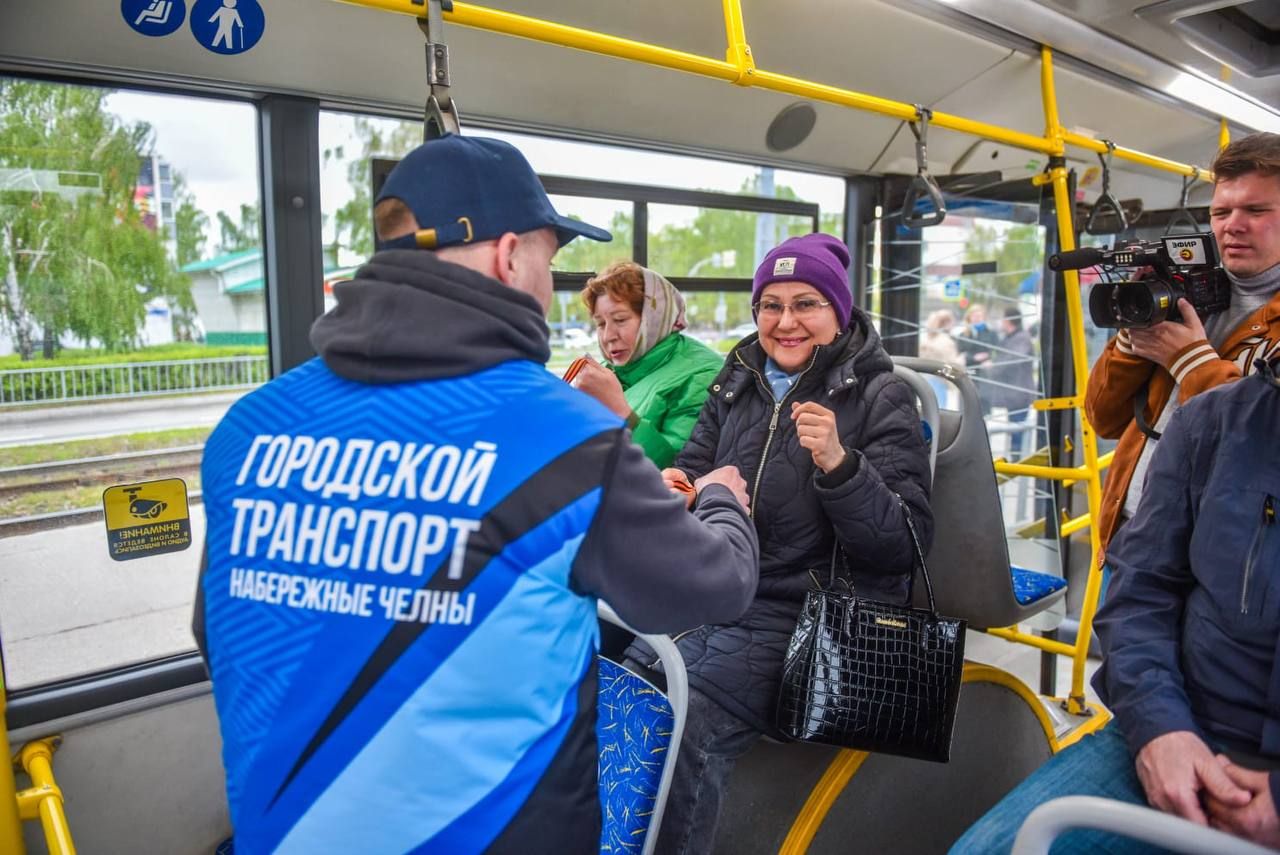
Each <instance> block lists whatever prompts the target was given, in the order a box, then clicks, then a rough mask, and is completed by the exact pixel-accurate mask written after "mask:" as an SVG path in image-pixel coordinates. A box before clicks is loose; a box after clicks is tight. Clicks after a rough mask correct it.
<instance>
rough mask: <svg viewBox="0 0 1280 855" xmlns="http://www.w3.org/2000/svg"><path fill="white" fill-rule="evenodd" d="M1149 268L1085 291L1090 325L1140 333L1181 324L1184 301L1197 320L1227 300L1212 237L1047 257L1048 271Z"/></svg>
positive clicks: (1175, 238) (1227, 283)
mask: <svg viewBox="0 0 1280 855" xmlns="http://www.w3.org/2000/svg"><path fill="white" fill-rule="evenodd" d="M1098 266H1100V267H1104V268H1114V267H1126V268H1131V269H1132V268H1149V270H1148V271H1147V272H1145V273H1143V274H1142V275H1140V276H1138V277H1137V278H1136V279H1125V280H1123V281H1120V282H1100V283H1098V284H1097V285H1094V286H1093V288H1092V289H1091V290H1090V291H1089V315H1090V316H1091V317H1092V318H1093V323H1094V326H1098V327H1112V328H1116V327H1127V328H1131V329H1140V328H1144V327H1151V326H1155V325H1156V324H1158V323H1162V322H1164V321H1180V320H1182V317H1181V315H1180V314H1179V313H1178V300H1179V299H1180V298H1183V297H1185V298H1186V299H1187V301H1188V302H1189V303H1191V305H1192V306H1193V307H1194V308H1195V310H1196V314H1197V315H1199V316H1200V318H1201V320H1203V319H1204V318H1207V317H1208V316H1209V315H1212V314H1214V313H1216V312H1221V311H1222V310H1223V309H1225V308H1227V306H1228V305H1229V304H1230V302H1231V282H1230V281H1229V280H1228V279H1227V274H1226V272H1225V271H1223V269H1222V266H1221V264H1219V261H1218V245H1217V244H1216V243H1214V240H1213V235H1212V234H1195V235H1172V236H1170V237H1163V238H1160V239H1159V240H1153V241H1137V242H1134V243H1131V244H1128V245H1126V246H1124V247H1117V248H1116V249H1111V250H1107V249H1099V248H1096V247H1085V248H1084V249H1075V250H1072V251H1070V252H1063V253H1059V254H1057V255H1052V256H1050V257H1049V269H1050V270H1083V269H1084V268H1086V267H1098Z"/></svg>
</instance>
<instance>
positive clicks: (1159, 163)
mask: <svg viewBox="0 0 1280 855" xmlns="http://www.w3.org/2000/svg"><path fill="white" fill-rule="evenodd" d="M1063 138H1064V139H1065V140H1066V141H1067V142H1068V143H1069V144H1070V145H1073V146H1076V147H1077V148H1087V149H1088V150H1089V151H1096V152H1097V153H1098V154H1106V153H1107V144H1106V143H1105V142H1103V141H1102V140H1095V139H1094V138H1093V137H1086V136H1084V135H1082V134H1077V133H1073V132H1072V131H1064V132H1063ZM1113 154H1114V155H1115V156H1116V157H1118V158H1120V159H1121V160H1129V161H1132V162H1133V163H1140V164H1142V165H1143V166H1150V167H1151V168H1152V169H1161V170H1164V171H1165V172H1172V173H1174V174H1175V175H1183V176H1187V177H1190V178H1199V179H1200V180H1202V181H1208V182H1209V183H1210V184H1212V183H1213V172H1212V171H1211V170H1208V169H1205V168H1203V167H1200V166H1188V165H1187V164H1185V163H1178V162H1177V161H1176V160H1169V159H1168V158H1165V157H1156V156H1155V155H1154V154H1144V153H1143V152H1140V151H1136V150H1134V149H1131V148H1125V147H1124V146H1122V145H1118V146H1116V148H1115V151H1114V152H1113Z"/></svg>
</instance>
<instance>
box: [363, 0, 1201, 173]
mask: <svg viewBox="0 0 1280 855" xmlns="http://www.w3.org/2000/svg"><path fill="white" fill-rule="evenodd" d="M338 2H341V3H348V4H351V5H354V6H364V7H367V8H370V9H378V10H381V11H384V12H395V13H397V14H401V15H410V16H412V17H415V18H417V17H423V16H424V15H425V14H426V12H425V8H424V7H423V6H422V5H421V4H420V3H415V2H414V0H338ZM723 5H724V8H725V30H726V33H728V34H730V43H729V46H728V50H727V55H728V56H730V57H734V58H737V57H739V56H740V54H739V53H738V51H739V50H742V49H745V50H744V51H743V53H742V54H741V55H742V56H744V57H750V52H749V48H747V45H746V39H745V30H744V27H743V23H742V22H743V18H742V8H741V3H740V2H739V0H723ZM444 19H445V20H446V21H448V22H450V23H453V24H458V25H460V26H464V27H472V28H475V29H478V30H485V31H487V32H492V33H502V34H504V35H509V36H515V37H517V38H524V39H529V40H531V41H536V42H542V43H544V44H552V45H559V46H561V47H568V48H573V49H575V50H582V51H587V52H588V53H597V54H600V55H602V56H610V57H614V58H616V59H624V60H630V61H632V62H643V63H645V64H648V65H656V66H659V67H661V68H670V69H674V70H676V71H684V72H688V73H690V74H699V75H702V76H704V77H712V78H715V79H717V80H724V81H728V82H731V83H737V84H739V85H744V86H758V87H760V88H761V89H769V90H772V91H774V92H782V93H784V94H788V95H795V96H798V97H801V98H811V99H813V100H815V101H824V102H826V103H828V104H837V105H839V106H842V107H852V108H854V109H856V110H864V111H867V112H871V113H878V114H880V115H882V116H889V117H890V118H894V119H900V120H902V121H905V122H910V121H914V120H915V118H916V108H915V105H914V104H907V103H904V102H901V101H892V100H890V99H888V98H879V97H876V96H875V95H868V94H866V93H863V92H854V91H852V90H849V89H841V88H839V87H836V86H829V85H826V84H823V83H814V82H812V81H808V80H802V79H800V78H797V77H789V76H787V75H784V74H776V73H773V72H769V71H762V70H761V69H759V68H754V67H752V68H751V69H750V70H749V71H748V70H747V69H746V66H745V64H741V65H740V64H739V63H738V62H735V61H725V60H718V59H712V58H710V57H705V56H699V55H698V54H692V53H688V52H686V51H678V50H672V49H670V48H664V47H659V46H657V45H651V44H647V43H645V42H638V41H633V40H631V39H626V38H622V37H620V36H612V35H608V34H606V33H598V32H595V31H594V30H585V29H582V28H580V27H571V26H568V25H566V24H557V23H553V22H551V21H544V20H541V19H538V18H531V17H528V16H526V15H517V14H515V13H514V12H504V11H501V10H498V9H489V8H486V7H483V6H475V5H472V4H470V3H462V2H457V0H455V2H454V4H453V11H451V12H445V13H444ZM739 35H741V36H742V39H741V41H739V40H738V36H739ZM929 124H930V125H931V126H933V127H938V128H946V129H948V130H952V131H957V132H959V133H965V134H972V135H974V136H980V137H985V138H987V139H990V140H994V141H995V142H1001V143H1005V144H1007V145H1012V146H1016V147H1018V148H1022V149H1026V150H1028V151H1037V152H1040V153H1042V154H1053V153H1054V152H1055V151H1059V149H1060V146H1061V143H1062V142H1063V140H1065V141H1066V142H1068V143H1069V144H1071V145H1075V146H1079V147H1081V148H1086V149H1089V150H1090V151H1106V144H1105V143H1102V142H1099V141H1098V140H1093V139H1090V138H1088V137H1085V136H1081V135H1079V134H1067V133H1066V132H1065V131H1063V132H1062V133H1063V138H1062V139H1060V140H1052V139H1048V138H1045V137H1038V136H1036V135H1034V134H1028V133H1024V132H1022V131H1015V130H1012V129H1011V128H1005V127H1001V126H1000V125H993V124H990V123H988V122H979V121H975V120H973V119H967V118H965V117H963V116H957V115H955V114H952V113H943V112H934V113H933V115H932V116H931V117H930V119H929ZM1115 156H1116V157H1119V158H1122V159H1124V160H1131V161H1134V162H1135V163H1141V164H1144V165H1146V166H1150V167H1152V168H1153V169H1161V170H1164V171H1166V172H1173V173H1176V174H1178V175H1192V174H1195V170H1196V169H1197V167H1194V166H1190V165H1187V164H1184V163H1178V162H1176V161H1172V160H1168V159H1167V158H1163V157H1156V156H1155V155H1150V154H1145V153H1143V152H1140V151H1136V150H1134V149H1127V148H1117V149H1116V152H1115ZM1199 174H1200V176H1201V177H1202V178H1206V179H1208V178H1209V177H1210V176H1211V175H1212V173H1210V172H1209V171H1208V170H1205V169H1200V173H1199Z"/></svg>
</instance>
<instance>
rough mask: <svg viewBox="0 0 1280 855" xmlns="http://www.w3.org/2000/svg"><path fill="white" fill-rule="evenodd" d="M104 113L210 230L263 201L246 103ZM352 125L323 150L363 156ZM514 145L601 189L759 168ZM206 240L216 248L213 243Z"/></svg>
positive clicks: (343, 191) (592, 209)
mask: <svg viewBox="0 0 1280 855" xmlns="http://www.w3.org/2000/svg"><path fill="white" fill-rule="evenodd" d="M107 106H108V109H110V110H111V112H113V113H115V114H116V115H117V116H119V117H120V118H121V119H123V120H125V121H128V122H136V121H146V122H148V123H150V124H151V126H152V127H153V128H154V130H155V149H156V152H157V153H158V154H159V155H160V156H161V157H162V158H164V159H165V160H167V161H168V162H169V163H171V164H172V165H173V167H174V168H175V169H176V170H177V171H178V172H180V173H182V175H183V177H184V178H185V179H186V181H187V185H188V187H189V188H190V190H191V192H192V193H193V194H194V195H195V197H196V203H197V204H198V205H199V207H200V208H201V209H202V210H204V211H205V213H206V214H207V215H208V217H209V221H210V223H216V218H215V214H216V212H218V211H227V212H230V213H231V214H232V215H233V216H235V214H236V212H237V211H238V210H239V207H240V205H241V204H253V203H255V202H257V200H258V194H259V188H258V177H257V171H256V164H257V126H256V120H255V119H256V117H255V111H254V108H253V107H251V106H249V105H247V104H243V103H234V102H224V101H215V100H209V99H200V98H184V97H175V96H168V95H153V94H147V93H138V92H116V93H114V94H112V95H111V96H110V97H109V99H108V101H107ZM353 124H354V123H353V121H352V119H351V117H350V116H347V115H343V114H337V113H324V114H321V120H320V147H321V149H322V150H324V149H329V148H334V147H337V146H342V147H343V148H344V150H345V152H346V153H347V154H348V155H353V154H356V153H358V152H359V150H360V145H359V142H358V141H357V140H356V138H355V136H354V134H353ZM484 133H486V134H487V135H492V136H499V137H503V138H506V139H508V140H510V141H511V142H513V143H515V144H516V145H517V146H519V148H520V149H521V150H522V151H523V152H524V154H525V156H526V157H528V158H529V161H530V163H532V164H533V167H534V168H535V169H536V170H538V171H539V172H543V173H547V174H553V175H572V176H580V177H586V178H596V179H602V180H614V181H627V182H634V183H644V184H663V185H667V186H672V187H681V188H690V189H708V190H722V191H728V192H733V191H737V190H738V189H739V188H740V187H741V186H742V183H743V181H744V180H746V179H748V178H749V177H751V176H752V175H753V174H754V172H755V169H754V168H753V167H749V166H744V165H741V164H734V163H724V162H720V161H712V160H704V159H700V158H692V157H684V156H678V155H667V154H659V153H653V152H636V151H628V150H624V149H621V148H616V147H612V146H601V145H590V144H581V143H568V142H564V141H559V140H549V139H540V138H536V137H525V136H515V135H510V134H500V133H492V132H484ZM776 181H777V183H778V184H785V185H789V186H790V187H792V188H794V189H795V190H796V191H797V192H798V193H799V194H800V196H801V197H802V198H804V199H806V200H808V201H814V202H817V203H818V204H819V205H820V206H821V208H822V210H824V211H840V210H842V209H843V207H844V184H843V182H842V181H840V180H839V179H836V178H832V177H830V176H820V175H810V174H807V173H798V172H786V171H779V172H778V173H777V176H776ZM320 193H321V207H322V210H323V211H324V212H325V213H329V212H331V211H333V210H335V209H336V208H338V207H340V206H341V205H342V204H344V203H345V202H346V201H347V200H348V199H350V198H351V190H350V187H349V186H348V181H347V175H346V166H345V164H344V163H343V162H332V161H331V162H330V163H328V164H323V165H322V172H321V188H320ZM615 207H616V203H611V202H608V201H605V200H600V201H594V200H582V199H574V200H572V202H571V203H569V204H567V205H564V206H562V208H567V210H564V211H563V212H564V213H573V214H576V215H578V216H581V217H582V218H583V219H586V220H587V221H589V222H598V223H600V224H602V225H606V226H607V225H608V222H609V220H610V218H611V216H612V213H613V210H614V208H615ZM691 216H692V212H690V211H688V210H687V209H675V210H672V209H669V208H668V209H665V210H664V209H653V210H652V211H651V215H650V223H651V226H652V227H654V228H660V227H661V226H662V225H663V224H664V222H675V221H679V220H682V219H688V218H689V217H691ZM216 240H217V235H216V233H214V234H211V235H210V242H209V245H210V248H212V244H213V243H214V242H216Z"/></svg>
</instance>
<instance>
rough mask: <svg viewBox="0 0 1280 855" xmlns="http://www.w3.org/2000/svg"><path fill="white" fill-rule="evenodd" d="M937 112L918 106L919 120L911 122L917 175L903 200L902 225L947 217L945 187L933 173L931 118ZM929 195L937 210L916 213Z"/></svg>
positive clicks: (924, 223) (916, 225)
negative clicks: (931, 171)
mask: <svg viewBox="0 0 1280 855" xmlns="http://www.w3.org/2000/svg"><path fill="white" fill-rule="evenodd" d="M932 116H933V112H932V111H931V110H929V109H927V108H926V107H922V106H920V105H919V104H917V105H916V118H917V120H918V122H919V127H918V128H917V127H916V124H917V123H916V122H911V123H910V127H911V133H913V134H915V138H916V177H915V178H913V179H911V186H910V187H908V188H907V195H906V196H905V197H904V198H903V200H902V213H901V214H900V216H901V218H902V224H903V225H904V226H906V227H907V228H909V229H923V228H927V227H928V226H936V225H938V223H941V222H942V221H943V220H945V219H946V218H947V203H946V202H944V201H943V199H942V189H941V188H940V187H938V182H937V181H934V180H933V176H932V175H930V174H929V119H930V118H931V117H932ZM923 197H928V199H929V202H930V204H931V205H932V206H933V211H932V212H930V211H927V210H926V211H924V212H922V213H920V214H917V213H916V202H918V201H919V200H920V199H921V198H923Z"/></svg>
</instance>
